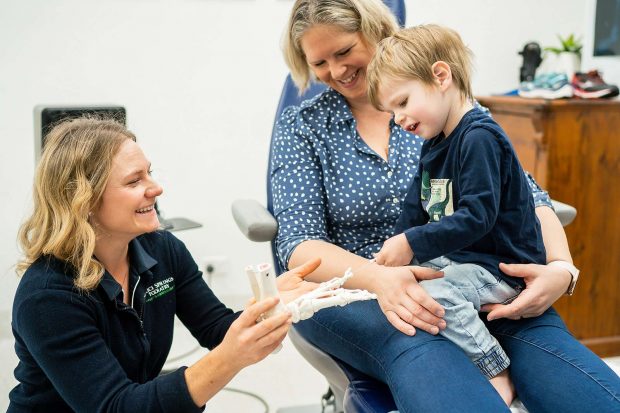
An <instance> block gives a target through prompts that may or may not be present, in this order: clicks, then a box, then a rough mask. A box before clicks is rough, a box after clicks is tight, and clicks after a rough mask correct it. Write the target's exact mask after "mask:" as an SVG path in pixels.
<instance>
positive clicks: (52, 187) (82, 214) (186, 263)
mask: <svg viewBox="0 0 620 413" xmlns="http://www.w3.org/2000/svg"><path fill="white" fill-rule="evenodd" d="M150 167H151V164H150V162H149V161H148V160H147V158H146V157H145V155H144V153H143V152H142V150H141V149H140V147H139V146H138V145H137V144H136V142H135V136H134V135H133V134H132V133H131V132H129V131H128V130H127V129H126V128H125V127H124V126H123V125H121V124H119V123H117V122H115V121H113V120H105V119H92V118H83V119H76V120H72V121H67V122H64V123H61V124H60V125H58V126H56V127H55V128H54V129H53V130H52V131H51V132H50V133H49V134H48V135H47V139H46V146H45V150H44V153H43V156H42V159H41V161H40V163H39V165H38V167H37V172H36V177H35V185H34V211H33V213H32V215H31V216H30V218H29V219H27V220H26V222H25V223H24V224H23V226H22V227H21V230H20V235H19V239H20V244H21V246H22V249H23V252H24V259H23V261H21V262H20V263H19V265H18V269H19V270H20V272H23V277H22V278H21V280H20V283H19V286H18V288H17V292H16V294H15V300H14V303H13V314H12V327H13V334H14V336H15V351H16V353H17V356H18V358H19V364H18V365H17V368H16V369H15V377H16V379H17V380H18V382H19V384H18V385H17V386H16V387H15V388H14V389H13V390H12V391H11V392H10V394H9V399H10V405H9V409H8V412H11V413H12V412H34V411H50V412H72V411H76V412H89V413H90V412H104V411H105V412H140V411H145V412H147V411H148V412H194V411H196V412H198V411H202V410H203V408H204V405H205V403H206V402H207V400H209V399H210V398H212V397H213V396H214V395H215V394H216V393H217V392H218V391H219V390H220V389H222V388H223V387H224V385H225V384H226V383H228V382H229V381H230V380H231V379H232V378H233V377H234V376H235V375H236V374H237V373H238V372H239V371H240V370H241V369H243V368H244V367H246V366H248V365H250V364H253V363H256V362H257V361H259V360H262V359H263V358H265V357H266V356H267V355H268V354H270V353H271V352H272V351H273V350H274V349H275V348H276V347H277V346H278V345H279V344H280V342H281V341H282V340H283V338H284V337H285V335H286V333H287V331H288V329H289V327H290V325H291V318H290V314H288V313H283V314H280V315H277V316H274V317H271V318H269V319H266V320H263V321H260V322H257V319H258V318H259V316H260V315H261V314H262V313H264V312H265V311H267V310H269V309H271V308H274V307H275V305H276V304H277V300H276V299H274V298H271V299H267V300H264V301H261V302H258V303H253V302H250V303H249V304H248V306H247V308H246V309H245V310H244V311H243V312H240V313H233V311H232V310H230V309H228V308H226V307H225V306H224V305H223V304H222V303H221V302H220V301H219V300H218V299H217V297H215V295H214V294H213V292H212V291H211V290H210V289H209V287H208V286H207V284H206V283H205V282H204V280H203V278H202V274H201V272H200V271H199V270H198V267H197V266H196V264H195V263H194V261H193V259H192V257H191V256H190V254H189V252H188V250H187V248H186V247H185V245H184V244H183V243H182V242H181V241H179V240H178V239H177V238H175V237H174V236H173V235H172V234H170V233H169V232H166V231H158V227H159V221H158V218H157V215H156V213H155V209H154V205H155V201H156V199H157V197H158V196H159V195H161V194H162V187H161V186H160V185H159V184H157V182H155V181H154V180H153V178H152V177H151V173H150ZM319 263H320V261H319V260H312V261H309V262H307V263H305V264H304V265H302V266H300V267H299V268H296V269H295V270H292V271H289V272H288V273H286V274H285V275H284V276H283V277H282V278H281V279H279V280H278V287H279V289H280V291H281V292H282V294H281V296H282V299H283V300H284V301H290V300H292V299H294V298H296V297H297V296H299V295H300V294H302V293H304V292H307V291H309V290H312V289H314V288H315V286H316V284H314V283H311V282H306V281H303V277H304V276H305V275H307V274H308V273H309V272H311V271H312V270H313V269H314V268H316V267H317V265H318V264H319ZM175 315H177V316H178V317H179V319H180V320H181V321H182V322H183V324H185V326H186V327H187V328H188V329H189V331H190V332H191V333H192V335H193V336H194V337H196V339H197V340H198V341H199V342H200V344H201V345H202V346H204V347H207V348H209V349H211V351H210V352H209V353H208V354H206V355H205V356H204V357H202V358H201V359H200V360H198V361H197V362H196V363H194V364H193V365H191V366H189V367H181V368H179V369H177V370H176V371H173V372H171V373H169V374H165V375H160V373H161V369H162V367H163V365H164V362H165V361H166V357H167V356H168V353H169V351H170V346H171V344H172V336H173V328H174V317H175Z"/></svg>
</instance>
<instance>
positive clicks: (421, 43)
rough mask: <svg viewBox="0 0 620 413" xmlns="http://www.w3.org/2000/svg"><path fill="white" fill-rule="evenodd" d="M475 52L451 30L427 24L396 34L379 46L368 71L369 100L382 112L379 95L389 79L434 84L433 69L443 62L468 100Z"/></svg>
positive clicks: (470, 92) (470, 97)
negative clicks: (448, 67)
mask: <svg viewBox="0 0 620 413" xmlns="http://www.w3.org/2000/svg"><path fill="white" fill-rule="evenodd" d="M472 56H473V54H472V52H471V50H470V49H469V48H468V47H467V46H465V44H464V43H463V41H462V40H461V36H459V34H458V33H457V32H456V31H454V30H452V29H449V28H447V27H442V26H438V25H436V24H427V25H421V26H415V27H410V28H407V29H402V30H399V31H398V32H396V33H395V34H394V35H392V36H390V37H388V38H386V39H384V40H382V41H381V42H379V44H378V45H377V50H376V51H375V55H374V56H373V58H372V60H371V62H370V64H369V65H368V70H367V79H368V97H369V98H370V102H371V103H372V104H373V106H375V107H376V108H378V109H381V107H380V106H381V105H380V103H379V98H378V93H379V89H380V88H381V86H382V82H383V81H385V80H386V79H413V80H419V81H421V82H422V83H425V84H427V85H433V84H434V77H433V70H432V66H433V64H434V63H435V62H438V61H443V62H445V63H447V64H448V65H449V66H450V70H451V72H452V81H453V82H454V84H455V85H456V87H457V88H458V89H459V90H460V92H461V95H462V96H463V97H464V98H465V99H473V94H472V91H471V71H472V68H471V65H472Z"/></svg>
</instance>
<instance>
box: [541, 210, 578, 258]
mask: <svg viewBox="0 0 620 413" xmlns="http://www.w3.org/2000/svg"><path fill="white" fill-rule="evenodd" d="M536 215H537V216H538V220H539V221H540V226H541V228H542V235H543V242H544V244H545V250H546V252H547V262H551V261H557V260H562V261H567V262H570V263H572V262H573V258H572V257H571V254H570V249H569V247H568V240H567V239H566V234H565V233H564V228H563V227H562V224H561V223H560V220H559V219H558V217H557V215H556V214H555V212H554V211H553V210H552V209H551V208H549V207H547V206H540V207H538V208H536Z"/></svg>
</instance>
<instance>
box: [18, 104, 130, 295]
mask: <svg viewBox="0 0 620 413" xmlns="http://www.w3.org/2000/svg"><path fill="white" fill-rule="evenodd" d="M126 139H131V140H133V141H135V140H136V138H135V136H134V135H133V133H131V132H129V131H128V130H127V129H126V128H125V126H123V125H122V124H120V123H118V122H116V121H115V120H112V119H101V118H96V117H93V116H89V117H83V118H78V119H74V120H70V121H65V122H62V123H60V124H58V125H56V126H55V127H54V128H53V129H52V130H51V131H50V132H49V133H48V134H47V136H46V140H45V148H44V150H43V155H42V157H41V160H40V162H39V165H38V166H37V170H36V173H35V179H34V188H33V201H34V209H33V212H32V215H31V216H30V217H29V218H28V219H27V220H26V221H25V222H24V223H23V224H22V226H21V228H20V230H19V236H18V237H19V243H20V246H21V248H22V251H23V254H24V257H23V259H22V260H21V261H20V262H19V263H18V264H17V271H18V273H19V274H22V273H23V272H24V271H25V270H26V269H27V268H28V267H29V266H30V265H31V264H32V263H33V262H35V261H36V260H37V259H38V258H40V257H42V256H45V255H52V256H54V257H56V258H58V259H60V260H62V261H65V262H66V263H68V264H71V266H72V267H73V268H75V272H76V277H75V281H74V284H75V286H76V287H77V288H78V289H80V290H83V291H90V290H93V289H94V288H95V287H96V286H97V285H98V284H99V281H100V280H101V277H102V276H103V272H104V268H103V265H101V263H99V262H98V261H97V260H95V259H94V258H93V253H94V250H95V239H96V237H95V231H94V230H93V227H92V226H91V224H90V223H89V213H90V212H91V211H93V210H95V209H96V208H97V206H98V205H99V202H100V200H101V197H102V195H103V192H104V190H105V187H106V184H107V181H108V177H109V175H110V169H111V168H112V160H113V158H114V156H115V155H116V154H117V152H118V150H119V148H120V146H121V144H122V143H123V142H124V141H125V140H126Z"/></svg>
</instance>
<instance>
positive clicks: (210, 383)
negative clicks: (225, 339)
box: [185, 347, 241, 407]
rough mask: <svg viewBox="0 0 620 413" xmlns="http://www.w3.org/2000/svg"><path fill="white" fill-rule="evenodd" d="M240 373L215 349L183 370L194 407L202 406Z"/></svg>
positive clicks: (238, 368)
mask: <svg viewBox="0 0 620 413" xmlns="http://www.w3.org/2000/svg"><path fill="white" fill-rule="evenodd" d="M239 371H241V367H236V366H235V365H234V364H233V363H231V360H230V359H227V358H226V357H224V355H222V354H220V351H219V349H218V347H215V348H214V349H213V350H212V351H210V352H209V353H208V354H207V355H205V356H204V357H202V358H201V359H200V360H198V361H197V362H196V363H194V364H193V365H191V366H190V367H188V368H187V369H186V370H185V382H186V383H187V389H188V391H189V394H190V396H191V397H192V400H193V401H194V403H196V406H198V407H200V406H204V405H205V403H207V401H209V400H210V399H211V398H212V397H213V396H215V394H216V393H217V392H219V391H220V390H222V389H223V388H224V386H225V385H226V384H227V383H228V382H229V381H230V380H232V378H233V377H235V375H236V374H237V373H238V372H239Z"/></svg>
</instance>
